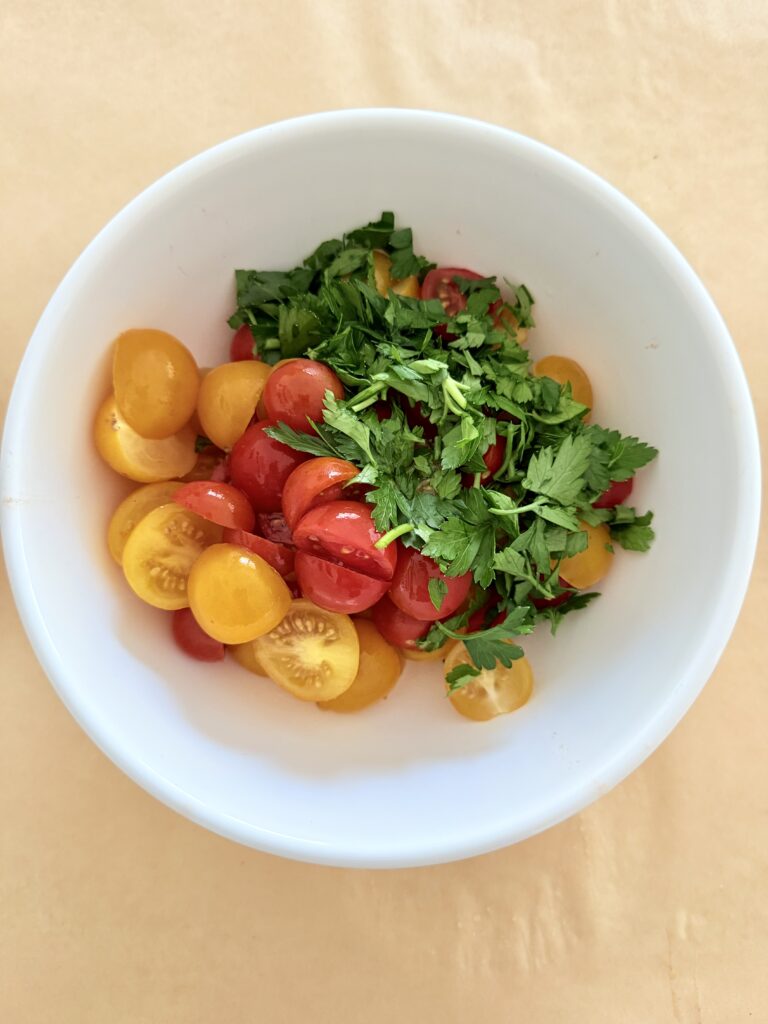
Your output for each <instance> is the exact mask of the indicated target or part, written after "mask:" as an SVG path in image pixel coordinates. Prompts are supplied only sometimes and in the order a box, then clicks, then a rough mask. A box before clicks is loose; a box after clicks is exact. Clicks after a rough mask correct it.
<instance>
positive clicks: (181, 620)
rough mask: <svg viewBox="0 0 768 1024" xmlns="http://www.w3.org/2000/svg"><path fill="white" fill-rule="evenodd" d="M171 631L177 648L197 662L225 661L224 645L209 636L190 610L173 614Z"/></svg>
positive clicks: (184, 609) (180, 609)
mask: <svg viewBox="0 0 768 1024" xmlns="http://www.w3.org/2000/svg"><path fill="white" fill-rule="evenodd" d="M171 631H172V633H173V639H174V640H175V641H176V646H177V647H178V648H180V650H182V651H184V653H185V654H188V655H189V657H190V658H195V659H196V660H197V661H223V659H224V644H223V643H221V641H220V640H214V639H213V637H212V636H208V634H207V633H206V632H205V630H204V629H203V628H202V627H201V626H199V625H198V623H197V620H196V619H195V617H194V615H193V614H192V612H191V610H190V609H189V608H179V609H178V610H177V611H175V612H174V613H173V617H172V619H171Z"/></svg>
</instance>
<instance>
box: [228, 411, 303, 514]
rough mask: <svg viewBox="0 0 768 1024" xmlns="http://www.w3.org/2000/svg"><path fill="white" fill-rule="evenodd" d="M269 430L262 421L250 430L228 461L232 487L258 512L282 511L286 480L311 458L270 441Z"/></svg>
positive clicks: (246, 432)
mask: <svg viewBox="0 0 768 1024" xmlns="http://www.w3.org/2000/svg"><path fill="white" fill-rule="evenodd" d="M269 426H270V423H269V421H268V420H261V421H260V422H259V423H254V424H252V425H251V426H250V427H248V429H247V430H246V431H245V433H244V434H243V436H242V437H241V438H240V440H239V441H237V442H236V443H235V444H234V446H233V448H232V452H231V454H230V457H229V466H230V474H231V476H232V483H233V484H234V485H235V486H236V487H239V488H240V490H241V491H242V492H243V493H244V494H245V495H246V497H247V498H248V500H249V501H250V503H251V505H252V506H253V508H254V510H255V511H256V512H279V511H280V509H281V503H282V497H283V487H284V486H285V482H286V480H287V479H288V477H289V476H290V475H291V473H292V472H293V471H294V469H295V468H296V467H297V466H298V465H300V463H302V462H306V461H307V459H308V458H309V455H306V454H305V453H304V452H297V451H295V450H294V449H293V448H289V447H288V445H286V444H282V443H281V442H280V441H275V440H273V439H272V438H271V437H269V435H268V434H266V433H265V430H266V429H267V427H269Z"/></svg>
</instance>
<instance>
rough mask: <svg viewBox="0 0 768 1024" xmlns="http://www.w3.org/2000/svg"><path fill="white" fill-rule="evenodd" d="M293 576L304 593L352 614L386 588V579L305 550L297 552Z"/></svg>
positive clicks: (370, 604) (332, 609)
mask: <svg viewBox="0 0 768 1024" xmlns="http://www.w3.org/2000/svg"><path fill="white" fill-rule="evenodd" d="M296 579H297V580H298V583H299V589H300V590H301V593H302V594H303V595H304V597H306V598H308V599H309V600H310V601H314V602H315V604H316V605H319V606H320V608H327V609H328V611H330V612H344V613H345V614H346V615H354V614H356V613H357V612H364V611H365V610H366V608H372V607H373V605H375V604H376V602H377V601H378V600H380V599H381V598H382V597H383V596H384V594H386V592H387V588H388V587H389V583H388V582H387V580H375V579H373V577H372V576H366V575H365V574H364V573H362V572H355V571H354V570H353V569H347V568H346V567H345V566H343V565H337V564H336V563H335V562H327V561H326V560H325V559H324V558H317V557H316V556H315V555H310V554H308V553H307V552H306V551H299V552H297V554H296Z"/></svg>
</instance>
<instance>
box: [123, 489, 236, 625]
mask: <svg viewBox="0 0 768 1024" xmlns="http://www.w3.org/2000/svg"><path fill="white" fill-rule="evenodd" d="M220 537H221V527H220V526H216V525H215V524H214V523H209V522H208V520H207V519H201V518H200V516H196V515H195V514H194V512H189V511H187V509H185V508H181V507H180V506H179V505H177V504H176V503H175V502H169V504H167V505H160V507H159V508H155V509H153V510H152V511H151V512H148V513H147V515H145V516H144V518H143V519H141V520H140V521H139V522H138V523H137V524H136V526H135V527H134V528H133V531H132V532H131V534H130V536H129V537H128V540H127V541H126V542H125V548H124V549H123V572H124V573H125V578H126V580H127V581H128V585H129V586H130V588H131V590H133V592H134V593H135V594H136V595H137V596H138V597H140V598H141V599H142V601H146V602H147V604H151V605H152V606H153V607H155V608H162V609H163V610H164V611H170V612H172V611H175V610H176V609H177V608H186V607H187V605H188V604H189V599H188V597H189V595H188V593H187V590H188V584H187V581H188V577H189V573H190V570H191V569H192V566H193V565H194V563H195V562H196V561H197V559H198V558H199V557H200V556H201V555H202V553H203V552H204V551H205V549H206V548H207V547H208V546H209V545H211V544H215V543H216V541H218V540H219V538H220Z"/></svg>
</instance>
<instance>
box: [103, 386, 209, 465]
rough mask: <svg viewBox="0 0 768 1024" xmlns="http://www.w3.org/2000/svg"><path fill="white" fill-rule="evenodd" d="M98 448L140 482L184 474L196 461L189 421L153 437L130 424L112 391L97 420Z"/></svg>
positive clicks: (108, 461) (111, 461)
mask: <svg viewBox="0 0 768 1024" xmlns="http://www.w3.org/2000/svg"><path fill="white" fill-rule="evenodd" d="M93 439H94V441H95V443H96V450H97V451H98V453H99V455H100V456H101V457H102V459H104V461H105V462H106V463H107V465H108V466H109V467H110V468H111V469H114V471H115V472H116V473H119V474H120V475H121V476H126V477H128V479H129V480H135V481H136V483H139V484H154V483H160V482H162V481H164V480H171V479H173V478H175V477H180V476H184V474H185V473H188V472H189V471H190V470H191V469H192V467H193V466H194V464H195V461H196V460H197V456H196V454H195V432H194V430H192V428H191V427H190V426H189V425H187V426H186V427H182V429H181V430H180V431H179V432H178V434H173V435H171V437H164V438H162V440H159V441H157V440H151V439H148V438H146V437H141V435H140V434H137V433H136V431H135V430H134V429H133V427H131V426H129V424H128V423H127V421H126V420H125V418H124V417H123V415H122V414H121V412H120V410H119V409H118V407H117V402H116V401H115V396H114V395H109V396H108V397H107V398H105V400H104V401H103V402H102V404H101V405H100V406H99V410H98V412H97V413H96V419H95V421H94V424H93Z"/></svg>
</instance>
